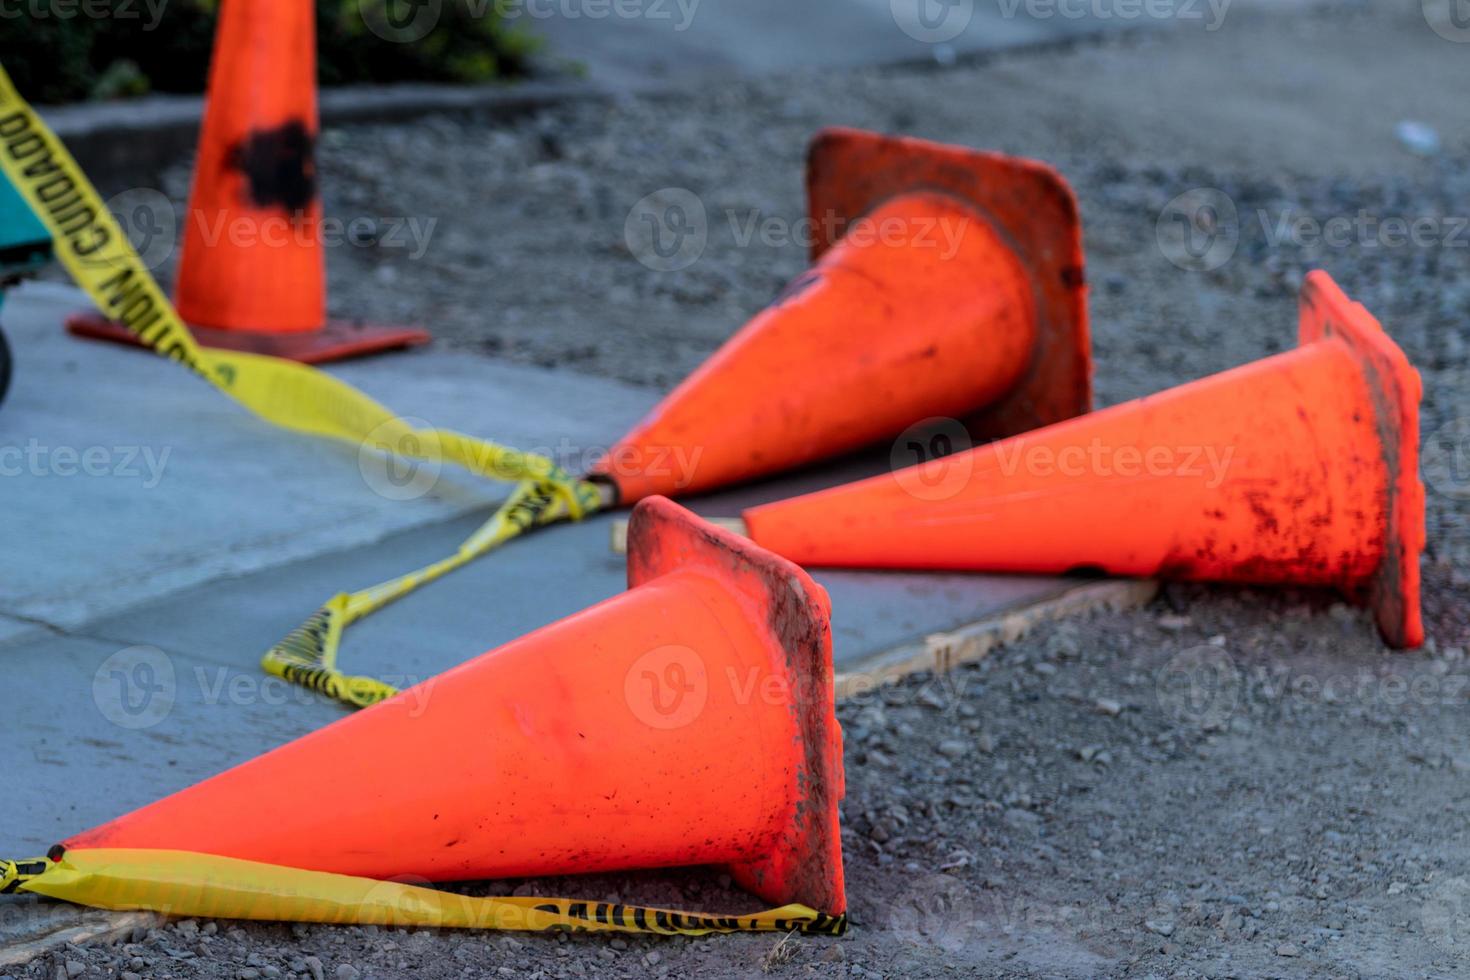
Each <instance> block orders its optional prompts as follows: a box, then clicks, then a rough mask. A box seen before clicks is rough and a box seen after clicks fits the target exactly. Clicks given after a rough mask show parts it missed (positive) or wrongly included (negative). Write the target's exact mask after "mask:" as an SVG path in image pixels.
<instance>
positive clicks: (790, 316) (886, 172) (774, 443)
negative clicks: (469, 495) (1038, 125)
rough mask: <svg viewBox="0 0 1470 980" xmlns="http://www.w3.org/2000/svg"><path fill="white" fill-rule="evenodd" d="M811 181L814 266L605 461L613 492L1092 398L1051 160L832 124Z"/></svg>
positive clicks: (1071, 411)
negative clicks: (934, 421)
mask: <svg viewBox="0 0 1470 980" xmlns="http://www.w3.org/2000/svg"><path fill="white" fill-rule="evenodd" d="M807 196H808V206H809V209H810V212H809V218H810V221H811V228H812V233H813V247H812V261H813V263H814V264H813V266H812V268H811V269H809V270H808V271H807V272H805V273H803V274H802V275H801V276H799V277H798V278H797V279H796V280H795V281H794V282H792V283H791V284H790V285H789V286H788V287H787V288H786V290H785V291H784V292H783V293H782V294H781V296H780V297H779V298H778V299H777V300H776V302H775V303H773V304H772V305H771V306H770V307H769V308H768V309H766V310H765V311H763V312H762V313H761V314H760V315H759V316H757V317H756V318H755V319H753V320H751V321H750V322H749V323H747V324H746V325H745V326H744V327H742V328H741V329H740V330H739V331H737V332H736V333H735V335H734V336H733V337H731V338H730V339H729V340H728V341H727V342H726V343H725V344H724V346H722V347H721V348H720V349H719V350H718V351H716V352H715V353H714V354H713V355H711V356H710V358H709V359H708V360H707V361H705V362H704V364H702V365H701V366H700V367H699V368H698V369H697V370H696V371H695V372H694V373H693V374H691V375H690V376H689V377H688V378H687V379H686V380H685V381H684V382H683V383H682V384H680V385H679V386H678V387H677V388H676V389H675V390H674V391H673V392H672V393H670V394H669V396H668V397H667V398H665V399H664V400H663V401H662V402H661V403H660V404H659V405H658V406H657V407H656V408H654V409H653V411H652V412H650V413H649V415H648V416H647V418H645V419H644V420H643V421H642V422H641V423H640V424H639V425H638V426H637V427H635V428H634V429H633V431H632V432H630V433H628V434H627V435H626V436H624V437H623V438H622V439H621V440H619V441H618V442H617V444H615V445H614V446H613V447H612V449H611V450H610V451H609V452H608V453H607V455H606V456H605V457H603V458H602V459H601V460H600V461H599V463H598V464H597V465H596V466H595V467H594V468H593V471H592V475H593V477H594V478H596V479H600V480H602V481H604V482H605V483H607V484H610V485H611V486H612V488H613V489H614V491H615V492H616V495H617V500H618V502H620V503H623V504H633V503H636V502H637V501H639V500H641V499H643V498H644V497H647V496H649V495H650V494H663V495H666V496H673V495H676V494H680V495H682V494H692V493H698V492H700V491H704V490H710V489H714V488H716V487H719V486H724V485H728V484H730V483H735V482H740V481H744V480H751V479H754V478H756V477H760V476H765V475H768V474H771V473H775V472H779V471H781V470H787V469H792V468H794V467H797V466H801V465H804V464H807V463H812V462H815V461H818V460H823V459H830V458H832V457H835V456H839V455H841V454H842V453H844V452H848V451H851V450H854V449H859V448H862V447H864V446H867V445H869V444H871V443H873V442H876V441H878V440H881V439H891V438H892V437H894V436H896V435H898V434H899V433H901V432H903V431H904V430H905V429H906V428H908V427H910V426H912V425H914V424H916V423H919V422H922V421H924V420H926V419H930V418H933V417H938V416H946V417H955V418H966V419H967V420H968V421H969V424H970V426H971V428H972V429H973V430H974V431H976V432H980V433H983V434H984V435H985V436H987V437H991V438H993V437H997V436H1004V435H1012V434H1014V433H1017V432H1024V431H1026V430H1027V429H1032V428H1035V427H1036V426H1039V425H1046V424H1048V423H1051V422H1059V421H1061V420H1062V419H1068V418H1072V417H1073V416H1076V415H1079V414H1081V413H1083V412H1086V411H1087V410H1088V409H1089V408H1090V407H1091V404H1092V394H1091V385H1090V376H1091V368H1092V361H1091V346H1090V344H1089V341H1088V331H1087V307H1086V285H1085V276H1084V273H1083V260H1082V229H1081V223H1080V220H1079V218H1078V210H1077V202H1076V200H1075V198H1074V197H1073V195H1072V191H1071V189H1070V188H1069V187H1068V186H1067V183H1066V181H1064V180H1063V179H1062V177H1061V175H1059V174H1058V173H1057V172H1056V171H1055V170H1053V169H1052V168H1050V167H1048V166H1046V165H1045V164H1042V163H1038V162H1036V161H1034V160H1022V159H1017V158H1013V157H1006V156H1002V155H1000V154H995V153H982V152H978V151H975V150H970V149H967V148H964V147H956V146H944V145H941V144H938V143H930V142H926V141H924V140H916V139H906V138H900V137H891V136H880V135H878V134H876V133H868V132H861V131H858V130H848V129H829V130H824V131H823V132H821V133H819V134H818V135H817V137H816V138H815V139H814V140H813V141H812V145H811V149H810V152H809V154H808V160H807ZM674 461H683V463H684V464H685V465H674Z"/></svg>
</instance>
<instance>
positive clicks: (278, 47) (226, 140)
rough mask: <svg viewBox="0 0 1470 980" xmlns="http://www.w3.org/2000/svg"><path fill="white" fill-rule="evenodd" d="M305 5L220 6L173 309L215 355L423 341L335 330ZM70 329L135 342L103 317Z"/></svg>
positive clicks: (312, 36)
mask: <svg viewBox="0 0 1470 980" xmlns="http://www.w3.org/2000/svg"><path fill="white" fill-rule="evenodd" d="M315 10H316V8H315V5H314V4H312V3H310V2H309V0H273V2H271V3H256V2H252V0H222V2H221V4H220V10H219V22H218V25H217V27H216V30H215V45H214V55H213V60H212V62H211V64H210V70H209V98H208V101H207V103H206V106H205V114H204V121H203V124H202V127H201V129H200V133H199V152H198V159H197V161H196V163H195V170H194V188H193V192H192V194H191V196H190V200H189V212H188V214H187V216H186V218H185V221H184V233H183V246H182V252H181V254H180V257H179V270H178V282H177V285H176V290H175V293H176V295H175V304H176V306H177V307H178V311H179V315H180V316H181V317H182V318H183V319H184V320H185V321H186V322H187V323H189V324H190V325H191V328H192V329H193V332H194V334H195V336H196V338H197V339H198V340H199V342H200V343H201V344H203V345H204V346H207V347H221V348H226V349H229V350H245V351H250V352H252V353H259V354H273V355H275V356H278V357H288V358H291V359H293V360H298V361H304V362H307V363H319V362H322V361H329V360H335V359H338V358H342V357H351V356H355V355H359V354H365V353H370V352H373V351H379V350H384V349H387V348H394V347H404V346H408V345H413V344H421V343H426V342H427V341H428V340H429V335H428V334H427V333H425V332H424V331H423V330H418V329H404V328H382V327H364V326H360V325H354V324H345V323H328V322H327V315H326V285H325V282H326V271H325V267H324V262H323V255H322V241H321V224H322V206H321V196H320V192H319V187H318V178H317V170H316V143H317V132H318V126H317V102H316V21H315V16H316V13H315ZM67 327H68V329H70V330H71V331H72V332H73V333H75V334H79V335H81V336H86V337H95V338H98V339H104V340H116V341H121V342H126V343H136V342H137V339H136V338H135V337H134V336H133V335H132V334H131V333H130V332H128V331H127V330H126V329H124V328H123V327H122V326H121V325H119V324H114V323H111V322H109V321H108V320H106V319H105V318H103V317H101V316H100V315H98V314H96V313H88V314H79V315H76V316H73V317H71V318H70V319H68V321H67Z"/></svg>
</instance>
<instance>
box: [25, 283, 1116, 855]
mask: <svg viewBox="0 0 1470 980" xmlns="http://www.w3.org/2000/svg"><path fill="white" fill-rule="evenodd" d="M83 302H84V300H83V297H82V296H81V294H80V293H78V292H76V291H75V290H72V289H69V288H64V287H59V286H56V285H34V284H33V285H31V286H28V287H26V288H25V289H22V290H20V291H19V292H18V293H17V294H16V295H15V296H14V297H13V298H12V299H11V301H10V302H8V303H7V306H6V311H5V321H6V329H7V332H8V333H9V334H10V336H11V339H12V343H13V345H14V347H15V348H16V350H17V353H18V355H19V360H18V363H17V366H16V378H15V386H14V389H13V391H12V393H11V396H10V399H9V400H8V401H7V402H6V404H5V405H4V407H3V409H0V433H3V441H0V454H3V455H0V465H3V466H5V468H6V469H5V472H4V480H3V483H4V486H5V490H6V507H7V511H8V517H9V519H10V520H11V522H12V527H14V528H16V529H18V531H19V533H14V534H11V535H7V536H6V537H5V539H4V541H3V544H0V548H3V549H4V552H3V559H4V560H3V561H0V615H3V616H4V619H3V620H0V622H3V623H4V624H5V628H6V634H5V636H4V637H0V659H3V661H4V664H5V670H6V676H7V678H8V680H9V682H10V689H11V690H12V691H13V692H14V693H15V698H14V700H13V702H12V707H11V709H10V712H9V716H10V731H11V732H13V733H15V734H14V738H13V740H12V742H11V749H12V751H11V753H10V754H9V756H8V757H7V763H8V766H9V768H10V770H11V772H12V775H13V776H14V777H16V778H15V779H14V780H13V785H14V786H15V787H16V793H17V794H18V797H19V798H18V799H17V800H15V801H14V805H13V807H12V810H11V818H10V819H9V820H8V821H7V833H6V846H7V847H9V848H19V849H21V850H44V848H45V847H47V846H49V845H50V844H51V843H53V842H55V840H56V839H58V838H59V837H62V836H65V835H66V834H69V833H72V832H74V831H76V830H79V829H82V828H85V827H87V826H89V825H92V824H95V823H97V822H99V821H101V820H104V819H106V818H107V817H109V816H111V815H114V814H116V813H119V812H122V811H124V810H127V809H130V808H132V807H135V806H139V805H142V804H144V803H146V802H148V801H149V800H152V799H155V798H157V797H158V796H160V795H162V794H165V793H168V792H170V791H173V790H176V789H179V788H182V787H183V786H186V785H188V784H190V783H192V782H195V781H197V780H199V779H202V778H204V777H206V776H209V775H211V774H213V773H215V772H218V771H220V770H221V769H224V768H226V767H228V766H230V765H233V764H236V763H238V762H242V761H244V760H246V759H248V758H251V757H253V756H255V755H258V754H259V753H261V752H263V751H266V750H268V749H270V748H273V747H275V746H277V745H279V744H282V743H283V742H286V741H288V740H290V739H291V738H294V737H296V736H298V735H301V734H303V733H305V732H307V731H310V730H312V729H315V728H318V727H320V726H322V725H324V724H327V723H329V722H331V721H333V720H334V719H336V718H339V717H341V716H342V714H343V709H342V708H340V707H339V706H337V705H335V704H332V703H329V702H326V701H324V700H322V699H320V698H317V697H315V696H313V695H310V694H309V693H308V692H305V691H302V690H299V689H296V688H293V687H289V686H287V685H285V684H282V683H279V682H276V681H274V680H270V679H267V678H266V677H265V676H264V675H263V674H262V673H261V672H260V670H259V667H258V660H259V657H260V655H261V653H262V652H263V651H264V650H265V649H267V648H268V647H269V646H270V645H271V644H273V643H275V642H276V641H277V640H279V639H280V638H281V637H282V636H284V635H285V634H286V633H287V632H288V631H289V630H291V629H292V628H294V627H295V626H297V625H299V624H300V623H301V622H302V621H303V620H304V619H305V618H306V616H308V615H309V614H310V613H311V612H312V611H313V610H314V609H315V608H316V607H317V606H318V605H320V604H321V603H322V602H324V601H325V600H326V599H328V598H330V597H331V596H332V595H333V594H335V593H337V592H339V591H344V590H351V589H357V588H362V587H365V586H368V585H371V584H374V583H376V582H379V581H382V580H384V579H387V578H390V577H393V576H395V575H398V574H401V573H403V572H405V571H408V570H410V569H412V568H415V567H418V566H420V565H423V564H425V563H427V562H429V561H432V560H434V559H437V558H440V557H443V556H444V555H446V554H449V553H451V552H452V551H453V550H454V548H455V547H456V546H457V545H458V544H459V542H460V541H461V540H462V539H463V538H464V537H465V536H466V535H468V534H469V533H470V532H471V531H473V530H474V528H475V527H477V526H478V525H479V523H480V522H481V521H483V520H484V518H485V517H486V516H488V514H489V513H490V511H491V509H492V508H493V506H494V505H495V504H496V503H497V502H498V501H499V500H500V499H501V498H502V497H503V495H504V492H505V488H503V487H498V486H495V485H491V484H485V483H483V482H481V481H478V480H475V479H473V478H471V477H468V476H466V475H464V474H460V473H453V472H448V471H446V472H443V473H440V474H438V475H437V480H435V481H434V482H433V486H432V489H431V490H429V492H427V493H425V494H424V495H423V496H421V497H418V498H416V499H408V500H399V499H390V497H391V496H394V495H396V491H395V490H394V486H395V485H394V484H385V483H384V482H382V475H381V473H378V472H377V471H375V470H374V469H373V468H372V467H371V466H369V465H365V461H364V460H361V459H359V458H358V455H357V453H356V452H355V451H353V450H352V448H351V447H345V446H335V445H331V444H328V443H323V442H320V441H315V440H309V439H305V438H300V437H297V436H294V435H291V434H289V433H285V432H282V431H280V430H276V429H273V428H270V427H268V426H267V425H265V424H264V423H262V422H260V421H258V420H256V419H254V418H252V417H250V416H248V415H246V414H245V413H244V412H243V411H241V410H239V409H237V408H236V407H235V406H233V405H232V404H231V403H230V402H228V401H227V400H225V399H224V398H223V397H221V396H220V395H218V394H217V393H215V392H213V391H211V390H210V389H209V388H207V387H206V386H204V385H202V384H200V383H199V382H198V381H196V380H195V379H193V378H192V377H190V376H189V375H188V374H187V373H185V372H184V371H182V370H180V369H178V368H177V367H176V366H174V365H171V364H169V363H167V362H165V361H163V360H161V359H159V358H156V357H154V356H152V355H149V354H146V353H144V352H141V351H136V350H130V349H125V348H120V347H113V346H107V345H99V344H95V343H90V342H83V341H79V340H75V339H73V338H70V337H68V336H67V335H65V334H64V332H63V331H62V329H61V320H62V318H63V316H64V315H65V314H66V313H67V312H68V311H69V310H71V309H74V308H76V307H77V306H79V305H82V304H83ZM333 371H334V373H338V374H340V375H341V376H342V377H345V378H347V379H348V380H350V381H352V382H353V383H354V384H357V385H359V386H361V387H362V388H363V389H364V390H366V391H368V392H369V393H371V394H373V395H374V396H376V397H379V398H381V399H383V400H384V401H385V402H386V403H388V404H390V405H392V406H394V407H395V408H397V409H399V410H408V411H412V412H415V413H419V414H420V415H422V417H424V418H425V419H426V420H428V421H430V422H432V424H434V425H442V426H450V427H455V428H460V429H462V430H464V431H468V432H473V433H485V434H493V435H494V436H495V437H496V438H499V439H501V440H504V441H506V442H509V443H511V444H515V445H518V446H521V447H526V448H537V449H543V450H558V451H563V452H565V451H567V450H568V449H569V448H570V449H571V451H573V452H576V451H579V450H581V449H587V448H591V447H596V446H605V445H607V444H609V442H610V441H611V440H612V439H614V438H615V437H616V436H618V435H620V434H621V432H622V431H623V430H624V429H626V427H627V426H628V425H629V424H630V423H631V422H632V421H634V420H635V419H636V418H637V417H638V416H639V415H640V414H641V413H643V412H644V411H645V410H646V409H647V408H648V407H649V406H650V405H651V404H652V403H653V401H654V400H655V397H656V395H655V393H654V392H652V391H649V390H646V389H637V388H631V387H627V386H623V385H620V384H617V383H615V382H609V381H604V380H599V379H595V378H588V377H582V376H577V375H571V374H568V373H562V372H554V371H543V370H537V369H533V368H521V367H510V366H506V365H503V364H497V363H495V362H493V361H489V360H486V359H484V358H480V357H476V356H474V355H470V354H465V353H462V352H449V351H443V350H434V349H429V350H426V351H419V352H414V353H411V354H398V355H393V356H390V357H384V358H379V359H374V360H365V361H360V362H357V363H353V364H348V365H343V366H340V367H335V368H333ZM532 406H534V408H533V407H532ZM367 462H371V459H370V460H368V461H367ZM884 465H886V458H885V459H872V460H866V459H857V460H847V461H844V462H842V463H839V464H836V465H834V466H831V467H826V468H823V469H817V470H812V471H808V472H805V473H802V474H797V475H795V476H791V477H787V478H783V479H781V480H775V481H770V482H767V483H763V484H759V485H755V486H751V487H745V488H740V489H738V490H735V491H729V492H726V493H723V494H720V495H717V496H712V497H709V498H705V499H704V500H700V501H695V502H694V503H693V506H695V508H696V509H698V510H700V511H702V512H704V513H706V514H710V515H732V514H736V513H738V512H739V510H740V508H741V507H743V506H746V505H748V504H750V503H753V502H758V501H761V500H770V499H775V498H777V497H781V496H787V495H790V494H792V493H795V492H799V491H801V490H805V489H811V488H814V487H817V486H823V485H831V484H833V483H836V482H839V481H840V480H844V479H848V478H851V477H853V476H858V475H864V474H866V473H869V472H874V471H875V470H877V469H881V468H882V467H883V466H884ZM375 488H376V489H377V490H380V491H384V492H386V493H388V494H389V495H388V496H384V495H383V494H382V493H379V492H375ZM613 519H614V515H604V516H601V517H598V518H596V519H593V520H589V521H587V522H586V523H584V524H581V525H576V526H571V525H567V526H561V527H556V528H551V529H547V530H545V531H542V532H540V533H538V534H537V535H536V536H535V537H534V538H532V539H527V540H523V541H518V542H514V543H512V544H511V545H510V546H508V547H506V548H505V549H504V550H503V551H501V552H499V553H497V554H495V555H493V556H490V557H487V558H486V559H485V560H483V561H480V562H477V563H475V564H473V565H471V566H470V567H468V568H465V569H463V570H461V571H459V572H456V573H455V574H453V575H451V576H450V577H449V578H447V579H445V580H443V581H441V582H438V583H435V584H434V585H432V586H429V587H427V588H425V589H424V590H422V591H421V592H419V593H416V594H414V595H412V596H410V597H408V598H407V599H405V600H403V601H401V602H399V603H398V604H396V605H394V606H391V607H389V608H388V609H386V610H384V611H383V612H381V613H380V614H378V615H376V616H374V617H372V618H371V619H370V620H368V621H366V622H365V623H363V624H362V625H360V626H358V627H355V628H354V629H353V630H352V631H351V632H349V633H348V634H347V638H346V642H345V644H344V648H343V666H344V668H346V669H348V670H351V671H353V672H361V673H370V674H375V675H378V676H381V677H383V678H384V679H386V680H388V681H389V682H391V683H394V684H396V685H398V686H408V685H411V684H414V683H417V682H420V681H423V680H426V679H428V678H431V677H433V676H435V675H436V674H438V673H440V672H442V671H444V670H445V669H447V668H449V667H451V666H454V665H456V664H458V663H461V662H463V661H465V660H467V659H469V658H471V657H473V656H475V655H477V654H479V653H481V652H483V651H485V650H487V649H491V648H493V647H495V646H498V645H500V644H502V643H504V642H506V641H508V640H511V639H513V638H515V637H517V636H520V635H522V634H524V633H526V632H528V631H530V630H533V629H536V628H538V627H540V626H544V625H546V624H547V623H550V622H553V621H555V620H557V619H559V618H562V617H564V616H566V615H569V614H571V613H573V612H575V611H577V610H578V609H581V608H584V607H586V606H588V605H591V604H593V603H596V602H599V601H601V600H603V599H606V598H608V597H610V596H612V595H615V594H617V593H618V592H619V591H621V590H622V589H623V588H624V570H623V560H622V558H621V557H620V556H617V555H614V554H612V553H611V551H610V549H609V546H608V541H609V531H610V524H611V521H612V520H613ZM817 577H818V579H819V581H821V583H822V584H823V585H824V586H826V587H827V589H828V590H829V591H830V593H831V595H832V599H833V605H834V608H835V621H834V638H835V643H834V646H835V648H836V657H837V660H838V662H839V669H849V668H851V667H852V666H853V665H856V664H860V663H863V662H864V661H866V660H868V659H870V658H872V657H874V656H875V655H879V654H884V653H886V652H890V651H894V650H898V651H905V650H911V651H912V652H910V653H908V654H906V655H907V656H911V657H918V658H920V660H922V657H923V656H924V637H925V636H926V635H927V634H930V633H933V632H936V631H946V630H953V629H956V628H958V627H962V626H964V625H966V624H969V623H973V622H975V621H976V620H982V619H984V618H985V617H987V616H992V615H995V614H997V613H1003V612H1009V611H1013V610H1016V609H1019V608H1024V607H1028V606H1032V605H1034V604H1035V603H1037V602H1042V601H1045V600H1049V599H1055V598H1056V597H1058V596H1063V595H1066V594H1070V593H1072V592H1073V591H1074V590H1075V589H1076V587H1077V585H1078V583H1076V582H1074V581H1068V580H1064V579H1044V578H1024V577H987V576H966V575H917V574H864V573H852V572H819V573H818V575H817ZM1120 589H1124V590H1126V586H1120ZM19 852H20V851H19V850H18V851H16V853H19Z"/></svg>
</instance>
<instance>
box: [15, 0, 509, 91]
mask: <svg viewBox="0 0 1470 980" xmlns="http://www.w3.org/2000/svg"><path fill="white" fill-rule="evenodd" d="M270 2H283V0H270ZM217 7H218V0H169V2H167V3H165V4H163V5H162V6H161V7H154V6H150V5H149V4H146V3H141V2H131V3H127V4H124V3H121V2H120V0H58V2H55V3H51V4H49V5H47V4H44V3H43V4H40V5H35V4H27V5H24V6H21V5H14V6H12V7H11V8H10V9H8V10H6V11H3V12H0V64H3V65H4V66H5V70H6V71H7V72H9V73H10V76H11V78H13V79H14V80H15V83H16V85H17V86H19V88H20V91H21V92H22V93H23V94H24V95H25V96H26V97H27V98H29V99H32V100H34V101H36V102H41V103H57V102H72V101H77V100H81V99H111V98H121V97H126V96H131V95H139V94H142V93H145V92H150V91H152V92H200V91H202V90H203V88H204V83H205V79H206V77H207V75H208V71H209V54H210V49H211V46H212V45H213V41H214V20H215V12H216V9H217ZM155 9H156V10H157V11H158V13H157V15H156V16H155V14H154V10H155ZM365 9H366V11H367V13H368V14H369V15H370V16H375V17H376V18H377V19H376V20H375V21H374V22H375V23H383V20H382V18H383V16H384V15H385V14H388V15H393V16H395V17H399V18H403V19H404V20H407V19H411V16H412V14H413V11H414V9H415V7H414V6H413V3H412V0H320V2H318V3H317V4H316V15H317V65H318V75H319V77H320V79H321V82H322V84H324V85H350V84H360V83H368V82H377V83H385V82H400V81H432V82H459V83H469V82H484V81H489V80H493V79H496V78H502V77H506V76H513V75H518V74H522V73H523V72H524V71H525V69H526V63H527V59H528V58H529V56H530V55H531V54H532V53H534V51H535V50H536V49H537V45H538V42H537V41H536V39H535V38H533V37H532V36H531V35H529V34H528V33H526V32H525V31H524V30H523V29H521V28H519V27H516V26H513V25H511V24H508V23H507V22H506V21H505V20H504V19H502V18H501V17H499V16H498V15H497V14H496V12H495V11H496V6H495V4H493V3H483V2H481V3H470V2H467V0H442V3H441V4H440V5H439V13H438V17H437V20H436V22H435V23H434V25H433V27H432V28H431V29H429V30H428V32H427V33H426V34H424V36H422V37H416V38H414V39H412V40H390V39H387V38H384V37H381V36H379V34H378V33H375V32H374V31H373V30H372V29H370V28H369V26H368V23H367V22H366V21H365V20H364V10H365ZM89 11H90V12H89ZM63 12H65V16H63ZM97 12H103V13H107V14H108V16H97V15H96V14H97ZM398 22H402V21H398Z"/></svg>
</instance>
